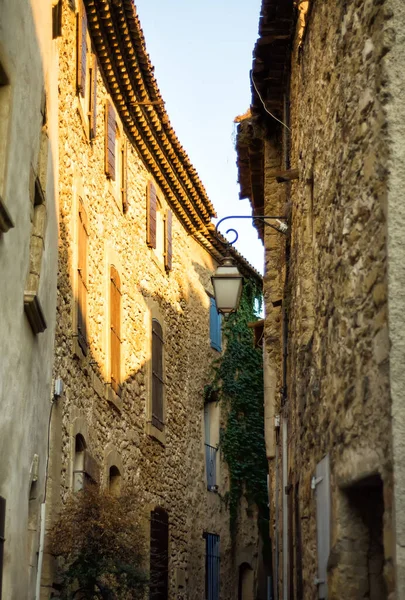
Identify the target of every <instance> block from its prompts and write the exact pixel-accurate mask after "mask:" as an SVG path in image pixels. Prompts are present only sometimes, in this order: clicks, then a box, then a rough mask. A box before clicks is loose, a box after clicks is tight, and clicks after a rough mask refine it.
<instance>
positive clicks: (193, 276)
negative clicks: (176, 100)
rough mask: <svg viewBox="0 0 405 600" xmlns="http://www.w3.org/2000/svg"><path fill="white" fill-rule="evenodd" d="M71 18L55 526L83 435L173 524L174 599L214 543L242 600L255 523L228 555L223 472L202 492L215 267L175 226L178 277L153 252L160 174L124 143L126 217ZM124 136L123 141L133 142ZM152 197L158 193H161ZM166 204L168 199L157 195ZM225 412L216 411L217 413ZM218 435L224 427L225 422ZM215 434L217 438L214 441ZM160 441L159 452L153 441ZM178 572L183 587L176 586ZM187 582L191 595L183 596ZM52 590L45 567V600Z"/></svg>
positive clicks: (196, 594) (65, 66) (200, 577)
mask: <svg viewBox="0 0 405 600" xmlns="http://www.w3.org/2000/svg"><path fill="white" fill-rule="evenodd" d="M75 44H76V14H75V12H74V11H72V10H71V8H69V6H68V3H64V13H63V39H62V40H61V41H60V56H61V65H60V79H59V110H60V112H59V122H60V137H59V150H60V157H61V158H60V165H61V167H60V173H59V177H60V248H59V279H58V309H57V334H56V345H55V356H56V358H55V371H54V374H55V378H61V379H62V380H63V382H64V385H65V390H64V394H63V397H62V398H61V399H60V401H59V404H58V406H57V408H56V410H55V412H54V415H53V421H52V452H51V456H52V460H51V467H50V473H51V477H50V486H49V497H50V498H51V500H50V502H51V504H52V511H51V519H50V522H49V526H51V525H52V522H53V521H54V519H55V518H56V516H57V513H58V510H59V509H60V507H61V503H62V504H63V503H64V501H65V500H66V498H67V496H68V495H69V494H70V493H71V491H72V466H73V454H74V436H75V435H77V433H81V434H82V435H83V437H84V438H85V441H86V445H87V449H88V451H89V452H90V454H91V455H92V456H93V458H94V459H95V460H96V463H97V465H98V467H99V472H100V483H101V485H102V486H105V485H107V484H108V482H107V473H108V468H107V467H108V466H110V462H111V461H109V459H108V456H109V454H110V452H113V453H114V456H115V457H116V458H115V460H116V461H117V460H119V463H120V470H121V471H122V477H123V479H124V481H125V482H127V483H128V484H130V485H132V486H134V487H136V489H137V490H139V491H140V496H141V502H142V507H141V508H140V509H141V510H143V511H144V514H145V517H146V518H149V514H150V510H151V509H153V508H155V507H157V506H159V507H162V508H164V509H165V510H167V512H168V514H169V535H170V539H169V554H170V563H169V576H170V582H169V597H170V598H175V597H176V598H183V597H186V598H190V599H192V598H195V599H197V598H201V597H203V594H204V585H205V540H204V539H203V533H204V532H209V533H215V534H218V535H220V540H221V542H220V543H221V598H224V599H225V598H235V596H236V595H237V586H238V565H239V564H240V563H241V562H248V563H250V564H251V565H252V567H254V568H256V562H257V560H258V535H257V528H256V521H255V517H254V516H250V513H249V511H247V510H246V507H244V508H243V509H242V511H241V512H242V524H241V535H240V536H239V538H238V540H237V544H236V548H234V549H232V548H231V539H230V534H229V514H228V510H227V508H226V506H225V503H224V499H223V496H224V494H225V492H226V491H227V489H228V473H227V469H226V466H225V465H224V463H223V462H222V461H221V460H218V463H217V465H218V469H219V489H218V492H219V493H213V492H209V491H207V482H206V473H205V453H204V393H203V392H204V386H205V385H206V384H207V383H209V382H210V378H211V364H212V361H213V360H214V359H216V358H217V357H218V352H217V351H215V350H213V349H212V348H211V347H210V333H209V332H210V327H209V304H210V298H209V295H208V294H207V292H210V291H211V282H210V276H211V274H212V272H213V270H214V269H215V268H216V265H215V261H214V260H213V258H212V257H211V255H210V254H209V253H208V252H207V250H206V249H203V247H202V246H201V245H200V244H198V243H197V242H196V241H195V240H194V239H193V238H192V237H191V236H190V235H189V234H188V233H187V231H186V230H185V229H184V227H183V226H182V224H181V223H180V221H179V219H178V217H177V215H176V214H174V216H173V268H172V270H171V271H169V272H166V270H165V268H164V266H163V263H162V260H161V257H159V256H158V253H157V252H156V251H155V250H154V249H152V248H149V247H148V246H147V244H146V189H147V184H148V182H149V181H151V180H152V179H153V178H152V175H151V174H150V173H149V172H148V170H147V169H146V168H145V165H144V164H143V162H142V160H141V159H140V157H139V154H138V152H137V149H136V148H135V147H134V146H132V145H131V144H128V163H127V170H128V193H127V203H128V209H127V211H126V212H123V210H122V205H121V203H120V200H119V195H118V194H116V193H115V190H114V187H113V185H112V183H111V181H110V180H108V179H107V177H106V175H105V171H104V106H105V100H106V97H107V90H106V89H105V86H104V83H103V78H102V75H101V73H100V72H99V74H98V81H97V136H96V138H95V139H94V140H93V141H91V142H90V141H89V139H88V137H87V133H86V128H85V127H84V125H85V116H84V115H83V110H82V107H81V101H80V99H79V97H78V96H77V94H76V86H75V80H76V70H75V60H74V56H75ZM124 135H125V134H124ZM155 184H156V182H155ZM156 188H157V191H158V198H159V199H160V201H161V202H162V204H163V205H166V199H165V197H164V195H163V193H162V192H161V190H159V188H158V186H157V184H156ZM79 197H81V198H83V201H84V205H85V208H86V212H87V217H88V236H89V237H88V240H89V241H88V281H89V282H88V320H87V321H88V335H89V353H88V356H87V357H84V356H83V355H82V353H81V351H80V348H79V347H78V343H77V329H76V324H77V300H76V297H77V219H78V216H77V214H78V203H79ZM111 264H114V266H115V267H116V268H117V269H118V271H119V274H120V278H121V291H122V298H121V302H122V308H121V340H122V344H121V356H122V359H121V360H122V396H121V398H118V397H117V396H116V395H115V394H114V393H113V391H112V389H111V386H110V379H109V364H108V363H109V360H108V354H109V350H108V346H109V335H110V330H109V324H108V323H109V301H108V297H109V295H108V288H109V267H110V265H111ZM152 317H156V318H158V319H159V321H160V322H161V324H162V326H163V336H164V379H165V427H164V432H163V434H162V433H161V434H158V432H156V431H154V428H153V427H152V426H151V423H150V420H151V419H150V402H151V320H152ZM219 410H220V408H219V407H218V411H219ZM221 418H222V420H223V418H224V415H222V417H218V419H217V424H218V427H219V422H220V419H221ZM217 433H219V432H217ZM157 438H158V439H157ZM179 573H180V575H179ZM183 575H184V577H185V580H186V586H185V588H181V589H178V587H177V583H176V582H178V580H179V579H182V577H183ZM54 581H55V571H54V565H53V562H52V559H51V557H50V556H49V555H48V560H47V567H46V570H45V574H44V578H43V587H42V590H43V596H42V597H43V598H49V595H50V593H51V590H52V584H53V582H54Z"/></svg>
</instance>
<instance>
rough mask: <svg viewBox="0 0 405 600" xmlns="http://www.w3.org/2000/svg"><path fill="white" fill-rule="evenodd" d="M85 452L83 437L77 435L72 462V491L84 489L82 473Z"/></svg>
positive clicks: (83, 473)
mask: <svg viewBox="0 0 405 600" xmlns="http://www.w3.org/2000/svg"><path fill="white" fill-rule="evenodd" d="M85 450H86V442H85V441H84V437H83V436H82V435H81V434H80V433H78V434H77V435H76V438H75V455H74V460H73V491H74V492H79V491H80V490H82V489H83V488H84V484H85V477H86V475H85V471H84V453H85Z"/></svg>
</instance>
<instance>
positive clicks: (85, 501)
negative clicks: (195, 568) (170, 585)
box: [50, 486, 147, 600]
mask: <svg viewBox="0 0 405 600" xmlns="http://www.w3.org/2000/svg"><path fill="white" fill-rule="evenodd" d="M139 507H140V503H139V498H138V497H137V495H136V493H135V492H133V491H130V490H127V491H124V492H123V493H122V494H121V495H120V496H119V497H118V496H114V495H112V494H110V493H109V492H107V491H102V490H100V489H98V488H97V487H96V486H91V487H87V488H86V489H85V490H83V491H81V492H79V493H77V494H74V495H72V496H71V497H70V498H69V500H68V502H67V504H66V505H65V507H64V509H63V511H62V513H61V515H60V517H59V520H58V522H57V523H56V524H55V526H54V528H53V530H52V532H51V535H50V549H51V552H52V553H53V554H54V555H55V556H57V557H58V559H59V560H58V563H59V567H60V576H61V580H62V584H61V598H63V599H64V600H72V599H76V600H96V599H102V600H138V599H140V598H143V597H144V592H145V586H146V584H147V576H146V572H145V570H144V566H145V559H146V555H147V549H146V541H145V535H144V527H143V524H142V520H141V511H140V509H139Z"/></svg>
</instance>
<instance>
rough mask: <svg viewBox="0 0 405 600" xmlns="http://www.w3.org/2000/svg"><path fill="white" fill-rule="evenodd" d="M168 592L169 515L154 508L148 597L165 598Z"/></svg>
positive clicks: (162, 599) (155, 599)
mask: <svg viewBox="0 0 405 600" xmlns="http://www.w3.org/2000/svg"><path fill="white" fill-rule="evenodd" d="M168 593H169V516H168V514H167V512H166V511H165V510H164V509H162V508H155V510H153V511H152V512H151V517H150V596H149V597H150V599H151V600H167V598H168Z"/></svg>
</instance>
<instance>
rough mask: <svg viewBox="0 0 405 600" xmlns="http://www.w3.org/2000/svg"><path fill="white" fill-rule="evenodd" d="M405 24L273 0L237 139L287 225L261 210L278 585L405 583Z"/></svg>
mask: <svg viewBox="0 0 405 600" xmlns="http://www.w3.org/2000/svg"><path fill="white" fill-rule="evenodd" d="M404 31H405V7H404V5H403V2H401V1H398V0H378V1H376V0H374V1H373V0H367V1H363V0H361V1H360V0H350V1H348V2H342V1H341V0H323V1H317V0H310V1H309V2H308V1H306V0H305V1H297V2H294V1H293V0H263V2H262V11H261V18H260V25H259V39H258V42H257V44H256V47H255V49H254V55H253V67H252V73H251V88H252V105H251V113H250V115H249V116H248V117H247V118H246V119H245V120H244V121H243V122H242V123H241V124H240V125H239V131H238V138H237V148H238V167H239V182H240V196H241V198H249V199H250V201H251V204H252V208H253V213H254V214H256V215H263V214H265V215H268V216H278V217H282V218H281V219H280V221H281V222H282V223H283V222H284V223H286V224H287V225H288V231H287V234H286V235H284V234H283V233H279V232H275V231H274V229H271V228H269V227H264V228H263V226H262V224H261V223H258V229H259V234H260V236H261V238H262V240H263V242H264V246H265V253H266V255H265V256H266V273H265V277H264V295H265V308H266V318H265V325H264V337H265V362H266V368H265V378H266V382H265V410H266V443H267V455H268V459H269V473H270V481H271V489H272V493H271V510H272V517H273V518H272V521H273V527H272V531H271V535H272V538H273V552H274V561H273V565H274V570H275V580H276V586H275V590H274V593H275V598H277V599H281V598H282V599H283V600H287V599H292V598H294V599H295V600H299V599H303V598H304V599H305V600H309V599H311V600H312V599H315V598H322V599H325V598H329V599H331V598H333V599H336V600H337V599H341V598H350V600H356V599H360V598H370V599H371V598H373V599H374V598H375V599H377V598H378V599H379V600H382V599H388V598H389V599H393V598H398V599H399V598H403V597H404V596H405V575H404V565H405V563H404V550H403V547H404V546H403V544H404V510H403V503H404V498H405V494H404V466H403V465H404V460H403V459H404V443H403V439H404V438H403V432H404V419H405V413H404V409H403V406H404V402H403V393H404V391H403V390H404V389H405V388H404V369H403V365H404V348H405V345H404V343H403V336H404V333H403V331H404V327H403V325H404V317H403V315H404V309H405V301H404V300H405V299H404V269H403V264H404V262H403V259H404V256H403V254H404V244H403V242H401V239H402V237H401V236H403V233H402V230H403V224H404V205H403V201H402V200H401V190H402V189H403V185H402V184H403V177H404V175H403V173H404V163H405V156H404V153H405V146H404V142H403V140H404V139H405V138H404V127H405V126H404V123H405V100H404V97H405V96H404V77H403V65H404V64H405V39H404ZM271 222H272V223H273V224H275V222H274V221H271ZM394 482H395V483H394Z"/></svg>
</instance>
